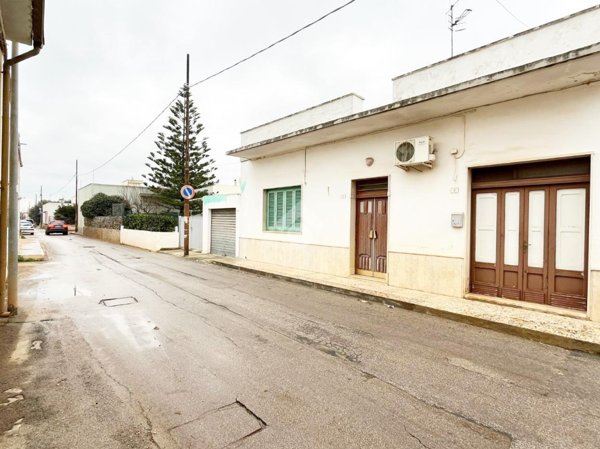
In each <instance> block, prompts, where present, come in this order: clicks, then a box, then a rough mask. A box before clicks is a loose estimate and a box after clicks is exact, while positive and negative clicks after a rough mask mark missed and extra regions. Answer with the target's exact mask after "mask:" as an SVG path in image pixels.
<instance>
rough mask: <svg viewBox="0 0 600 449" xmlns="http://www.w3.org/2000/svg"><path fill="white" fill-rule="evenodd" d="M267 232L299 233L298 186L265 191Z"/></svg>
mask: <svg viewBox="0 0 600 449" xmlns="http://www.w3.org/2000/svg"><path fill="white" fill-rule="evenodd" d="M265 203H266V211H265V222H266V226H265V227H266V229H267V231H283V232H300V225H301V223H302V219H301V217H302V191H301V189H300V186H296V187H286V188H283V189H270V190H266V191H265Z"/></svg>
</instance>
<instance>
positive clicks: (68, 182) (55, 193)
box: [48, 173, 75, 198]
mask: <svg viewBox="0 0 600 449" xmlns="http://www.w3.org/2000/svg"><path fill="white" fill-rule="evenodd" d="M73 179H75V173H73V176H71V178H70V179H69V180H68V181H67V182H66V183H65V185H64V186H62V187H61V188H60V189H58V190H57V191H56V192H54V193H52V194H50V195H49V196H48V198H51V197H53V196H54V195H58V194H59V193H60V192H62V191H63V190H65V189H66V188H67V186H68V185H69V184H71V181H73Z"/></svg>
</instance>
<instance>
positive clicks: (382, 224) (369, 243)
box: [356, 197, 388, 277]
mask: <svg viewBox="0 0 600 449" xmlns="http://www.w3.org/2000/svg"><path fill="white" fill-rule="evenodd" d="M387 205H388V201H387V198H381V197H375V198H358V199H357V200H356V273H357V274H362V275H366V276H375V277H385V273H386V272H387Z"/></svg>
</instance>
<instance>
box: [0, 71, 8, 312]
mask: <svg viewBox="0 0 600 449" xmlns="http://www.w3.org/2000/svg"><path fill="white" fill-rule="evenodd" d="M2 68H3V69H2V167H1V169H0V173H1V176H2V179H0V305H1V308H0V313H1V314H2V316H7V315H10V311H9V310H8V295H7V290H8V289H7V282H6V280H7V279H6V277H7V273H8V177H9V165H10V164H9V159H10V149H9V145H10V73H11V70H10V68H11V66H10V65H9V64H7V62H6V61H5V62H4V64H3V65H2Z"/></svg>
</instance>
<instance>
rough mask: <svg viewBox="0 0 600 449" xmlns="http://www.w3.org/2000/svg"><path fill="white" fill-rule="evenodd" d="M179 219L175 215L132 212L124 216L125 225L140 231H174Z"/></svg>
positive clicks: (127, 227)
mask: <svg viewBox="0 0 600 449" xmlns="http://www.w3.org/2000/svg"><path fill="white" fill-rule="evenodd" d="M177 221H178V220H177V217H174V216H173V215H161V214H131V215H126V216H125V217H123V227H124V228H125V229H137V230H139V231H152V232H172V231H174V230H175V227H176V226H177Z"/></svg>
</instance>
